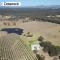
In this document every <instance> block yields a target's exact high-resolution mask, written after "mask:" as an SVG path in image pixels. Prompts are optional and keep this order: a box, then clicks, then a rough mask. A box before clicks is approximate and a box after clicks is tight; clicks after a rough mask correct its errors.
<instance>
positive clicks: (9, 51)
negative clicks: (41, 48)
mask: <svg viewBox="0 0 60 60" xmlns="http://www.w3.org/2000/svg"><path fill="white" fill-rule="evenodd" d="M19 37H20V36H19V35H16V34H10V35H8V36H3V37H1V38H0V60H37V58H36V56H35V55H34V54H33V52H32V51H31V50H30V49H29V48H28V47H27V46H26V45H25V43H24V42H23V40H21V39H20V38H19Z"/></svg>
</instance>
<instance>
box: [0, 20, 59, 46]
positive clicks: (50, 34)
mask: <svg viewBox="0 0 60 60" xmlns="http://www.w3.org/2000/svg"><path fill="white" fill-rule="evenodd" d="M0 27H1V28H5V27H6V28H7V27H11V28H13V27H14V28H22V29H24V31H23V32H31V33H32V34H34V35H35V38H37V37H38V36H40V35H41V36H43V37H44V39H45V40H47V41H51V42H52V43H53V44H55V45H59V46H60V25H59V24H55V23H50V22H36V21H32V22H25V23H20V22H16V26H4V25H0ZM35 40H36V39H35Z"/></svg>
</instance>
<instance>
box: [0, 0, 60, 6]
mask: <svg viewBox="0 0 60 60" xmlns="http://www.w3.org/2000/svg"><path fill="white" fill-rule="evenodd" d="M17 1H18V2H21V6H22V7H25V6H40V5H47V6H50V5H60V0H0V2H17Z"/></svg>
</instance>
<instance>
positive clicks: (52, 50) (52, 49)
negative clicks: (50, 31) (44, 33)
mask: <svg viewBox="0 0 60 60" xmlns="http://www.w3.org/2000/svg"><path fill="white" fill-rule="evenodd" d="M40 45H41V46H42V47H44V48H43V51H45V52H48V54H49V55H50V56H57V55H58V54H60V47H59V46H54V45H52V44H51V42H49V41H46V42H41V44H40Z"/></svg>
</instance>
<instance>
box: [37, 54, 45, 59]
mask: <svg viewBox="0 0 60 60" xmlns="http://www.w3.org/2000/svg"><path fill="white" fill-rule="evenodd" d="M36 57H37V59H38V60H45V57H44V56H40V55H39V54H36Z"/></svg>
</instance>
